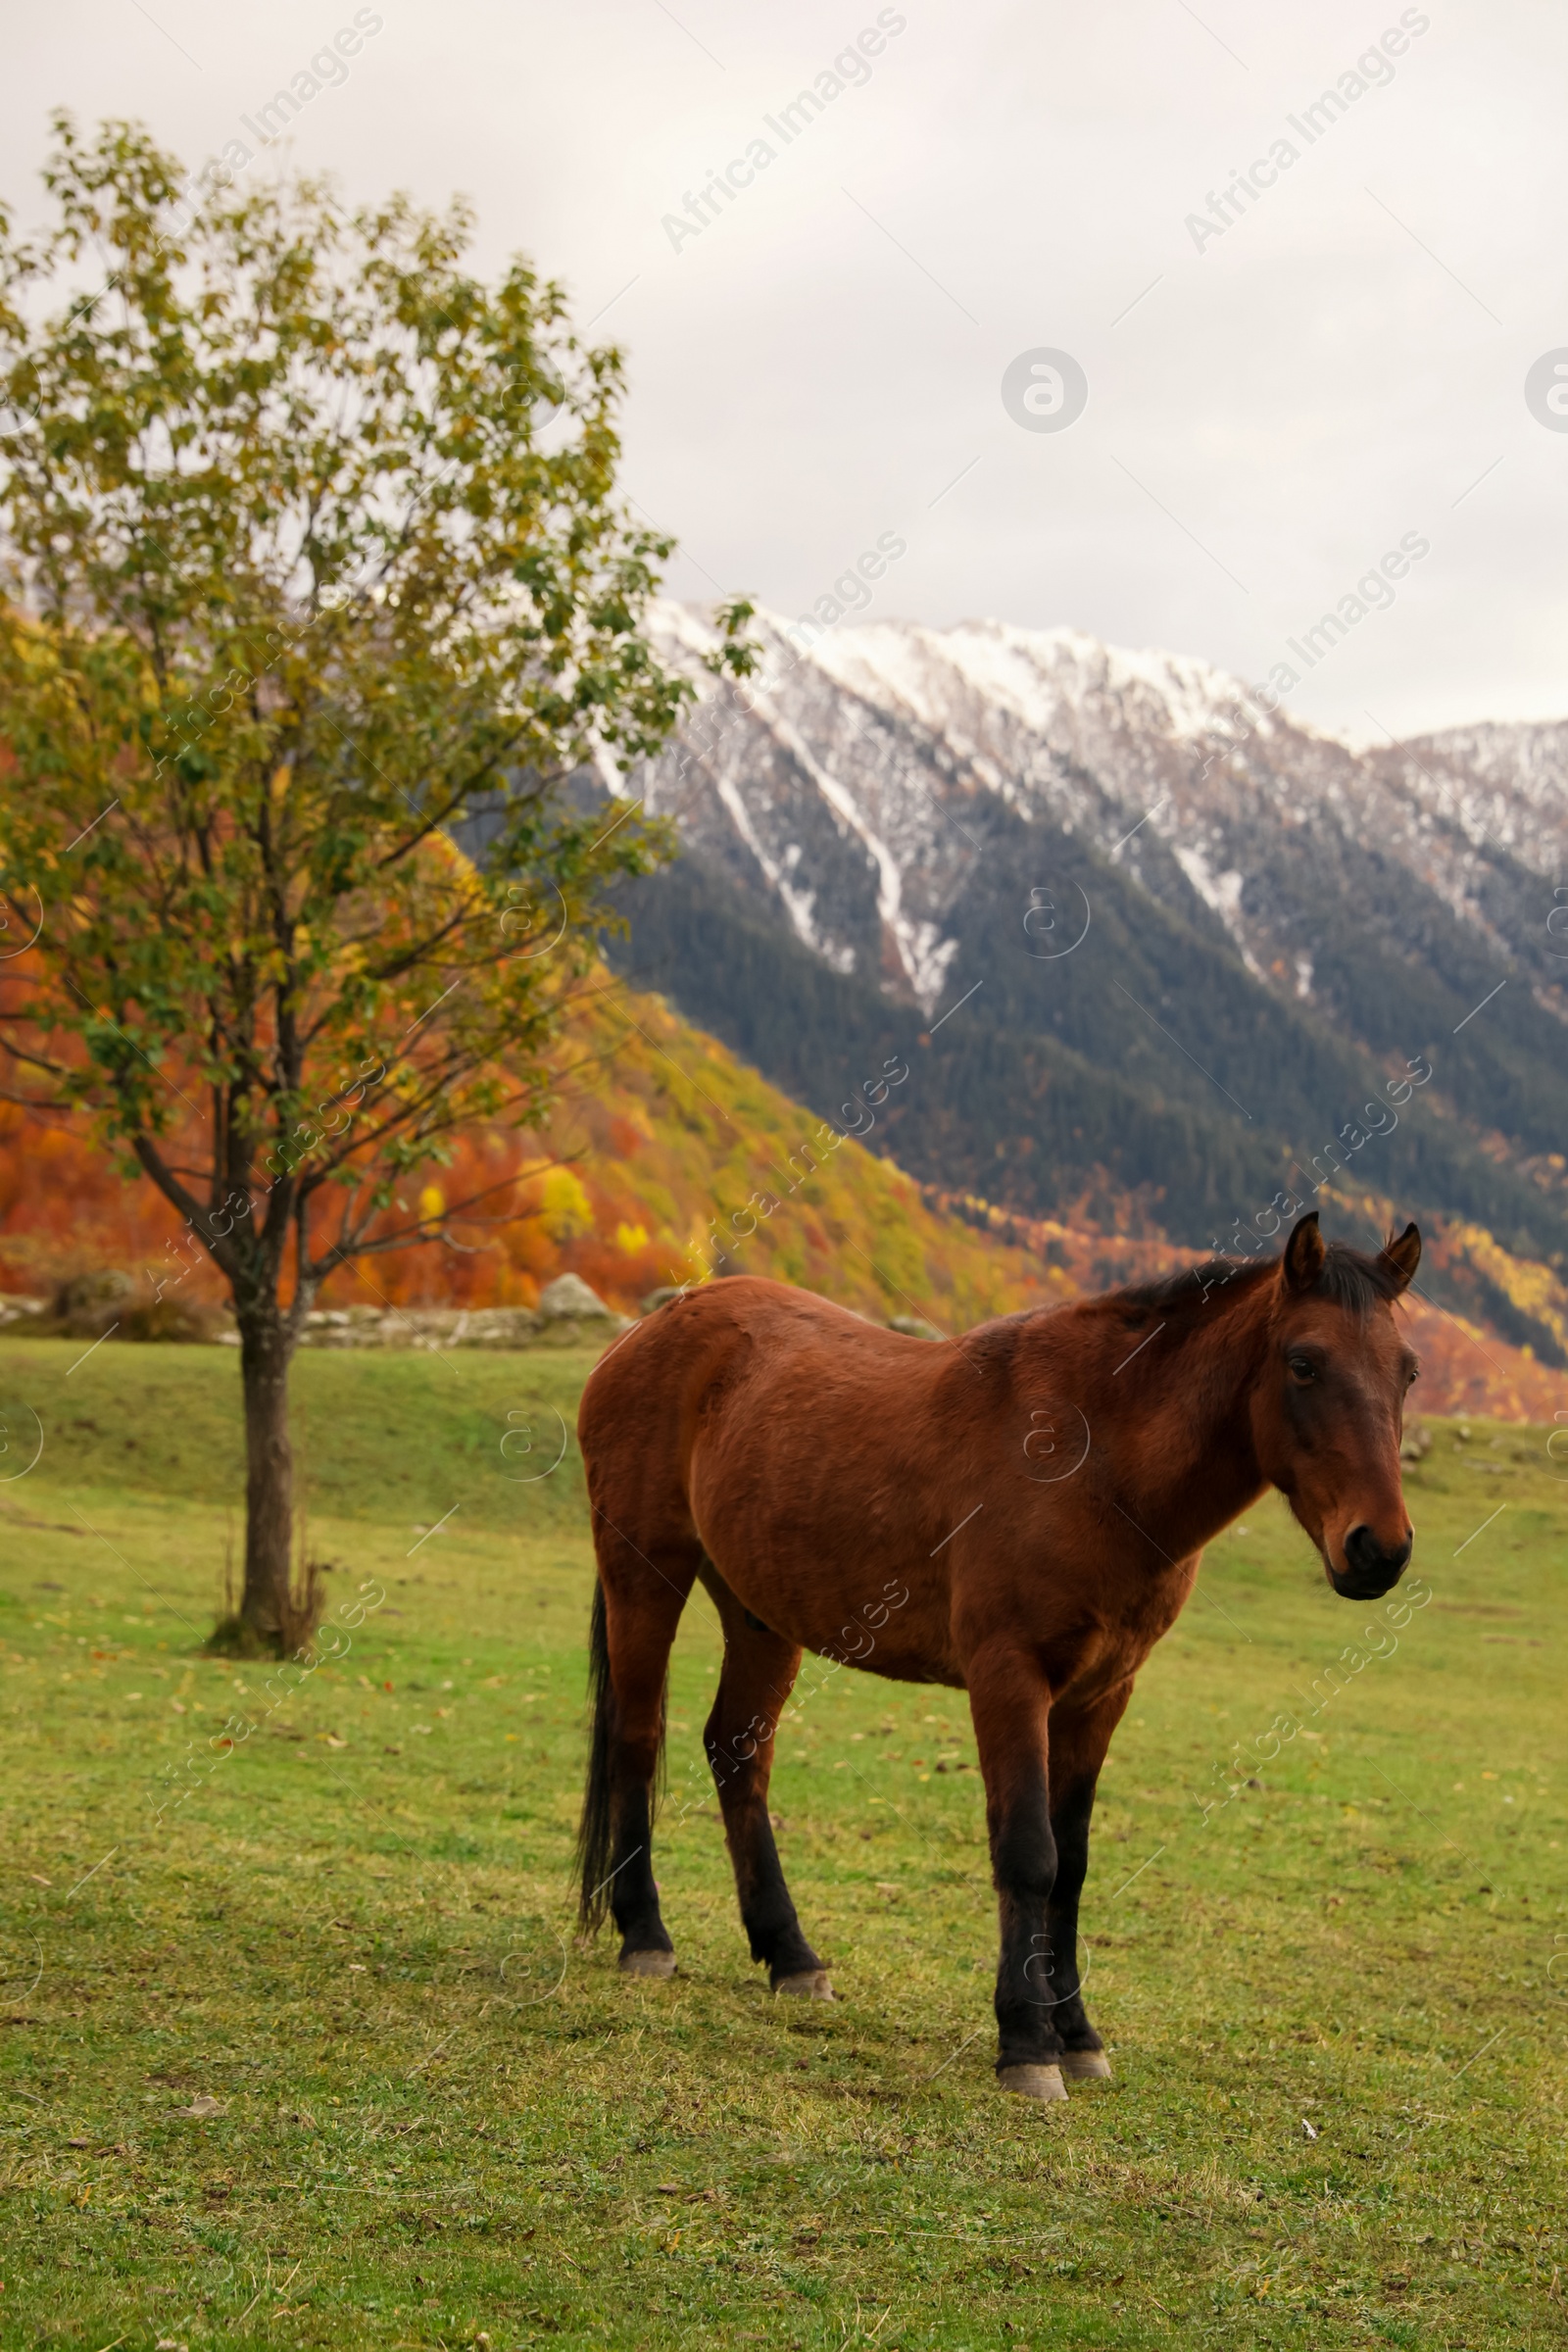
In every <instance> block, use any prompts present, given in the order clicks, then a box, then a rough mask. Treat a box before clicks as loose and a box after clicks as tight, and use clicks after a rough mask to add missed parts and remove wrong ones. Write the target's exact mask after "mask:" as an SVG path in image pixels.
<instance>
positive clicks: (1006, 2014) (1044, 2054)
mask: <svg viewBox="0 0 1568 2352" xmlns="http://www.w3.org/2000/svg"><path fill="white" fill-rule="evenodd" d="M965 1679H966V1681H967V1683H968V1686H969V1711H970V1713H971V1715H972V1716H973V1718H974V1731H975V1740H976V1742H977V1743H978V1746H979V1749H980V1769H981V1771H982V1772H983V1773H984V1775H985V1783H986V1827H987V1829H988V1831H989V1832H990V1838H991V1875H992V1880H993V1882H994V1884H995V1886H996V1889H997V1901H998V1906H999V1910H1000V1913H1001V1928H1002V1948H1001V1952H1000V1954H999V1956H998V1961H997V2027H998V2034H999V2044H998V2051H997V2081H998V2082H999V2083H1000V2084H1001V2086H1002V2088H1003V2089H1004V2090H1015V2091H1021V2092H1022V2093H1023V2094H1024V2096H1025V2097H1027V2098H1032V2099H1063V2098H1065V2097H1066V2095H1067V2093H1066V2089H1065V2086H1064V2085H1063V2082H1062V2079H1061V2055H1062V2040H1061V2035H1060V2034H1059V2033H1058V2032H1057V2030H1056V2024H1055V2014H1056V2001H1055V1996H1054V1991H1053V1988H1052V1984H1051V1970H1052V1961H1053V1952H1052V1945H1051V1930H1050V1921H1049V1912H1050V1906H1051V1898H1052V1891H1053V1888H1054V1885H1055V1879H1056V1840H1055V1838H1054V1836H1053V1834H1052V1827H1051V1792H1050V1766H1049V1745H1050V1740H1049V1732H1048V1723H1049V1719H1050V1714H1051V1691H1050V1689H1049V1687H1048V1685H1047V1683H1046V1681H1045V1678H1044V1676H1043V1675H1042V1674H1041V1672H1040V1668H1039V1666H1038V1665H1037V1664H1036V1662H1035V1661H1034V1659H1033V1658H1031V1657H1029V1656H1027V1655H1026V1654H1025V1653H1024V1652H1022V1651H1020V1650H1017V1649H1013V1648H1010V1647H1006V1646H1004V1645H1003V1644H1001V1643H988V1644H986V1645H985V1646H984V1647H983V1648H982V1649H980V1650H979V1651H978V1652H977V1653H976V1654H975V1655H974V1656H972V1657H971V1658H970V1659H969V1660H968V1664H967V1671H966V1677H965Z"/></svg>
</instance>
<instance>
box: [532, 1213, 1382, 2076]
mask: <svg viewBox="0 0 1568 2352" xmlns="http://www.w3.org/2000/svg"><path fill="white" fill-rule="evenodd" d="M1420 1255H1421V1239H1420V1235H1419V1234H1418V1233H1417V1231H1416V1229H1415V1227H1414V1226H1413V1225H1409V1226H1407V1227H1406V1228H1405V1231H1404V1232H1403V1234H1401V1235H1400V1236H1399V1238H1398V1239H1397V1240H1394V1239H1392V1238H1391V1240H1390V1241H1389V1242H1388V1243H1387V1244H1386V1245H1385V1247H1384V1249H1383V1250H1382V1251H1381V1253H1380V1254H1379V1255H1378V1256H1377V1257H1375V1258H1374V1257H1369V1256H1365V1255H1363V1254H1362V1253H1361V1252H1360V1251H1358V1250H1351V1249H1348V1248H1346V1247H1344V1246H1343V1245H1341V1244H1338V1243H1335V1244H1326V1243H1325V1242H1324V1241H1323V1239H1322V1237H1321V1235H1320V1233H1319V1231H1318V1225H1317V1217H1316V1213H1315V1212H1314V1213H1313V1214H1312V1215H1310V1216H1306V1217H1303V1218H1301V1219H1300V1221H1299V1223H1298V1224H1297V1225H1296V1226H1295V1228H1294V1229H1293V1231H1292V1233H1291V1236H1290V1240H1289V1242H1288V1244H1287V1246H1286V1249H1285V1250H1284V1253H1283V1255H1282V1256H1281V1257H1279V1258H1271V1259H1266V1260H1263V1261H1253V1262H1250V1263H1241V1264H1238V1263H1237V1262H1235V1261H1232V1260H1226V1259H1214V1260H1211V1261H1210V1262H1208V1263H1207V1264H1205V1265H1200V1266H1194V1267H1190V1268H1189V1269H1187V1271H1186V1272H1184V1273H1182V1274H1181V1275H1178V1276H1174V1277H1172V1278H1170V1279H1169V1280H1167V1281H1164V1282H1158V1283H1153V1284H1150V1285H1148V1286H1145V1287H1143V1288H1138V1289H1131V1290H1123V1291H1116V1292H1113V1293H1112V1294H1111V1295H1110V1296H1109V1297H1107V1298H1103V1299H1088V1300H1084V1301H1082V1302H1081V1303H1077V1304H1074V1305H1071V1306H1064V1307H1054V1308H1041V1309H1038V1310H1035V1311H1031V1312H1026V1313H1023V1314H1016V1315H1007V1316H1005V1317H1003V1318H1002V1319H1001V1320H1000V1321H998V1322H994V1323H985V1324H982V1325H981V1326H980V1327H979V1328H978V1329H977V1330H975V1331H971V1332H968V1333H966V1334H965V1335H964V1337H963V1338H962V1339H960V1340H956V1341H951V1342H949V1343H947V1344H946V1345H944V1346H940V1347H938V1346H933V1344H932V1343H931V1342H930V1341H929V1340H919V1339H911V1338H906V1337H904V1336H902V1335H901V1334H899V1333H897V1332H890V1331H883V1330H880V1329H878V1328H877V1327H875V1326H874V1325H872V1324H869V1323H864V1322H861V1321H860V1320H859V1319H858V1317H857V1316H855V1315H852V1314H849V1313H847V1312H846V1311H845V1310H844V1309H843V1308H841V1307H837V1306H832V1305H830V1304H828V1302H827V1301H826V1300H824V1299H817V1298H814V1297H812V1296H811V1295H810V1294H809V1292H805V1291H796V1290H791V1289H789V1288H787V1287H786V1286H785V1285H784V1284H782V1283H776V1282H765V1281H760V1280H758V1279H755V1278H753V1277H750V1276H745V1277H739V1278H733V1279H728V1280H724V1281H720V1282H713V1283H711V1284H709V1285H707V1286H705V1287H704V1288H703V1289H701V1290H698V1291H695V1292H690V1293H685V1294H682V1295H681V1296H679V1297H677V1298H676V1299H671V1300H670V1301H668V1302H667V1303H666V1304H665V1305H663V1306H662V1307H661V1308H659V1309H658V1310H657V1311H656V1312H655V1313H654V1314H653V1315H651V1316H650V1317H649V1319H648V1320H647V1321H646V1322H645V1323H642V1324H640V1325H638V1326H637V1328H636V1329H635V1330H634V1331H633V1332H631V1333H630V1334H629V1335H628V1336H627V1338H626V1339H625V1340H624V1341H622V1342H621V1343H620V1344H619V1345H618V1346H617V1347H616V1348H613V1349H612V1350H611V1352H610V1354H609V1355H608V1356H606V1357H605V1358H604V1359H603V1360H602V1361H601V1362H600V1364H599V1365H598V1366H597V1367H596V1369H595V1371H594V1373H593V1376H592V1378H591V1379H590V1380H589V1383H588V1386H587V1388H586V1390H585V1391H584V1393H583V1399H582V1410H581V1413H580V1415H579V1418H578V1433H579V1436H580V1438H581V1441H582V1450H583V1459H584V1461H585V1463H586V1465H587V1471H588V1492H589V1497H590V1500H591V1503H592V1507H593V1527H594V1544H595V1548H596V1550H597V1553H598V1559H599V1584H598V1590H597V1593H596V1595H595V1602H594V1620H593V1637H592V1674H593V1689H594V1695H595V1699H596V1707H595V1715H594V1726H593V1739H592V1752H591V1757H590V1762H589V1771H588V1788H587V1795H586V1799H585V1803H584V1809H583V1822H582V1832H581V1863H582V1909H583V1919H584V1924H585V1926H586V1927H588V1928H590V1929H591V1928H593V1927H596V1926H597V1925H598V1924H599V1921H600V1920H601V1918H602V1917H603V1913H604V1910H605V1908H606V1906H607V1903H608V1908H609V1909H610V1910H611V1911H612V1912H613V1916H614V1920H615V1924H616V1926H617V1927H618V1929H619V1930H620V1935H621V1950H620V1966H621V1967H622V1968H623V1969H624V1970H626V1971H627V1972H628V1973H629V1974H631V1975H635V1976H654V1977H658V1976H669V1975H671V1974H673V1972H674V1967H675V1955H674V1947H673V1945H672V1944H671V1942H670V1939H669V1936H668V1934H667V1933H666V1931H665V1928H664V1923H663V1920H662V1918H661V1916H660V1909H659V1893H658V1889H657V1887H656V1885H655V1881H654V1874H653V1866H652V1856H651V1850H650V1834H651V1829H652V1818H653V1791H654V1781H655V1775H656V1771H657V1768H658V1764H659V1758H660V1750H661V1746H662V1740H663V1733H664V1680H665V1669H666V1666H667V1662H668V1658H669V1651H670V1645H671V1643H672V1642H673V1641H674V1638H675V1628H676V1625H677V1623H678V1621H679V1618H680V1613H681V1610H682V1608H683V1607H684V1606H685V1603H686V1599H687V1596H688V1595H689V1593H690V1592H691V1589H692V1586H693V1584H694V1582H695V1581H696V1580H697V1579H698V1578H699V1577H700V1578H701V1579H702V1581H703V1583H704V1585H705V1586H706V1587H707V1589H708V1591H709V1593H711V1595H712V1598H713V1602H714V1605H715V1606H716V1608H717V1610H718V1614H719V1617H720V1620H721V1621H722V1624H723V1629H724V1664H723V1671H722V1674H721V1675H720V1678H719V1685H718V1692H717V1695H716V1697H715V1698H714V1701H713V1708H712V1712H711V1715H710V1716H709V1719H708V1724H707V1729H706V1734H705V1739H706V1744H707V1749H708V1755H709V1760H710V1763H711V1767H712V1771H713V1775H714V1778H715V1780H716V1781H717V1784H718V1793H719V1802H720V1806H721V1808H722V1812H723V1816H724V1826H725V1833H726V1836H727V1838H728V1843H729V1849H730V1856H731V1859H732V1861H733V1864H734V1869H735V1881H736V1886H737V1888H738V1891H739V1895H740V1909H741V1918H742V1921H743V1923H744V1925H745V1928H746V1932H747V1934H748V1935H749V1936H750V1937H751V1946H752V1957H753V1958H754V1959H755V1960H761V1961H765V1962H766V1963H767V1966H768V1970H769V1972H770V1977H771V1982H772V1985H773V1989H774V1991H775V1992H796V1993H808V1994H815V1995H817V1996H818V1997H822V1998H831V1987H830V1986H829V1984H828V1979H827V1974H826V1971H825V1969H824V1968H823V1965H822V1962H821V1961H820V1960H819V1959H818V1958H817V1955H816V1953H815V1952H814V1951H813V1950H812V1949H811V1946H810V1945H809V1943H808V1941H807V1939H806V1937H805V1936H804V1934H803V1933H802V1930H801V1925H800V1921H799V1919H798V1918H797V1917H796V1912H795V1905H794V1904H793V1902H792V1901H791V1900H790V1896H789V1890H788V1888H787V1887H786V1886H785V1884H784V1876H783V1872H782V1871H781V1869H780V1867H779V1859H778V1853H777V1849H776V1847H775V1845H774V1842H773V1833H772V1828H771V1826H770V1823H769V1820H768V1812H767V1784H768V1774H769V1770H770V1767H771V1762H772V1737H773V1731H774V1727H775V1726H776V1725H777V1723H778V1721H779V1718H780V1716H781V1715H782V1714H783V1711H784V1708H785V1705H786V1702H787V1700H788V1697H789V1692H790V1689H791V1686H792V1684H793V1683H794V1681H795V1676H796V1673H797V1670H798V1668H799V1666H800V1662H801V1653H802V1651H803V1649H812V1650H816V1651H818V1652H821V1653H823V1654H825V1655H828V1656H843V1655H845V1654H847V1653H849V1652H850V1649H851V1644H852V1642H853V1662H855V1663H857V1664H859V1665H862V1666H864V1667H866V1668H867V1669H868V1670H869V1671H870V1672H871V1673H873V1674H882V1675H889V1676H893V1677H897V1678H899V1679H901V1680H904V1681H906V1682H917V1683H945V1684H948V1685H949V1686H950V1687H952V1688H953V1689H956V1690H963V1691H968V1693H969V1705H970V1709H971V1712H972V1714H973V1718H974V1730H975V1739H976V1740H977V1742H978V1745H979V1750H980V1765H981V1770H982V1772H983V1773H984V1775H985V1788H986V1819H987V1825H988V1828H989V1831H990V1840H991V1861H992V1871H993V1876H994V1879H995V1884H996V1888H997V1893H998V1897H999V1900H1000V1905H1001V1923H1002V1951H1001V1959H1000V1963H999V1966H998V1970H997V1996H996V2009H997V2022H998V2025H999V2027H1000V2029H1001V2047H1000V2054H999V2057H998V2061H997V2074H998V2079H999V2081H1000V2082H1001V2083H1002V2084H1003V2086H1004V2087H1005V2088H1006V2089H1009V2090H1017V2091H1022V2092H1025V2093H1026V2094H1028V2095H1030V2096H1032V2097H1035V2098H1060V2097H1062V2096H1064V2095H1065V2094H1064V2091H1063V2087H1062V2077H1063V2075H1064V2074H1065V2075H1068V2076H1073V2077H1085V2076H1094V2075H1107V2074H1108V2073H1109V2071H1110V2069H1109V2064H1108V2062H1107V2060H1106V2058H1105V2056H1104V2053H1103V2044H1102V2042H1101V2038H1100V2035H1099V2034H1097V2033H1096V2031H1095V2029H1094V2027H1093V2026H1092V2025H1091V2024H1090V2022H1089V2019H1088V2016H1087V2015H1086V2013H1085V2010H1084V2005H1083V2000H1082V1997H1081V1994H1080V1990H1079V1981H1078V1970H1077V1959H1076V1954H1077V1946H1078V1897H1079V1891H1080V1889H1081V1887H1082V1886H1083V1883H1084V1872H1085V1869H1086V1867H1087V1863H1088V1857H1089V1819H1090V1813H1091V1810H1092V1808H1093V1805H1094V1800H1095V1784H1096V1781H1097V1779H1098V1777H1099V1773H1100V1768H1101V1765H1102V1763H1103V1760H1104V1755H1105V1750H1106V1747H1107V1745H1108V1744H1109V1740H1110V1736H1111V1733H1112V1732H1113V1731H1114V1729H1115V1727H1116V1724H1117V1722H1118V1721H1119V1720H1120V1717H1121V1714H1122V1711H1123V1709H1124V1708H1125V1707H1126V1705H1127V1701H1128V1699H1129V1698H1130V1697H1131V1695H1132V1688H1133V1677H1134V1676H1135V1674H1136V1673H1137V1671H1138V1669H1139V1667H1140V1666H1141V1665H1142V1663H1143V1661H1144V1659H1145V1658H1146V1657H1147V1656H1148V1655H1149V1652H1150V1650H1151V1649H1152V1647H1153V1645H1154V1643H1155V1642H1157V1641H1158V1640H1159V1638H1160V1636H1161V1635H1162V1634H1164V1633H1166V1632H1167V1631H1168V1630H1169V1628H1170V1627H1171V1625H1172V1624H1173V1623H1174V1622H1175V1619H1176V1616H1177V1613H1178V1611H1179V1610H1180V1608H1181V1606H1182V1603H1183V1601H1184V1600H1185V1599H1186V1598H1187V1595H1188V1593H1190V1592H1191V1591H1192V1587H1193V1580H1194V1578H1195V1577H1196V1576H1197V1574H1198V1566H1199V1559H1200V1556H1201V1551H1202V1547H1203V1545H1204V1544H1207V1543H1208V1542H1209V1541H1210V1540H1211V1538H1213V1537H1214V1536H1216V1535H1217V1534H1218V1533H1219V1531H1220V1530H1221V1528H1223V1527H1225V1526H1227V1525H1228V1524H1229V1523H1230V1521H1231V1520H1233V1519H1235V1518H1236V1517H1238V1515H1239V1514H1240V1513H1241V1512H1243V1511H1244V1510H1246V1509H1247V1508H1248V1506H1249V1505H1250V1504H1251V1503H1252V1502H1254V1501H1255V1500H1256V1499H1257V1497H1258V1495H1261V1494H1262V1492H1263V1491H1264V1489H1265V1488H1266V1487H1268V1486H1270V1485H1272V1486H1276V1487H1278V1488H1279V1489H1280V1490H1281V1492H1282V1493H1283V1494H1284V1495H1286V1496H1287V1497H1288V1498H1289V1501H1290V1505H1291V1509H1292V1510H1293V1511H1294V1512H1295V1514H1296V1517H1297V1518H1298V1519H1299V1522H1300V1524H1301V1526H1302V1527H1303V1528H1304V1529H1305V1530H1306V1533H1307V1534H1308V1535H1309V1536H1310V1537H1311V1539H1312V1541H1313V1543H1314V1544H1316V1545H1317V1547H1318V1550H1319V1552H1320V1553H1321V1555H1322V1558H1323V1565H1324V1568H1325V1570H1326V1572H1327V1575H1328V1579H1329V1582H1330V1584H1331V1585H1332V1586H1333V1587H1334V1590H1335V1591H1336V1592H1337V1593H1343V1594H1344V1595H1345V1596H1346V1597H1347V1598H1348V1599H1352V1600H1366V1599H1371V1598H1373V1597H1375V1596H1377V1595H1379V1594H1381V1593H1386V1592H1387V1591H1388V1590H1389V1588H1390V1587H1391V1586H1392V1585H1393V1584H1394V1583H1395V1582H1396V1581H1397V1578H1398V1576H1399V1574H1400V1572H1401V1570H1402V1569H1403V1567H1404V1565H1405V1562H1406V1561H1407V1560H1408V1558H1409V1556H1410V1543H1411V1530H1410V1523H1409V1520H1408V1518H1407V1517H1406V1515H1405V1509H1404V1499H1403V1496H1402V1495H1401V1492H1400V1486H1399V1438H1400V1429H1401V1420H1402V1409H1403V1402H1404V1395H1405V1391H1406V1389H1407V1388H1408V1386H1409V1384H1410V1382H1411V1381H1412V1380H1413V1379H1414V1377H1415V1372H1416V1364H1415V1359H1414V1357H1413V1356H1412V1355H1411V1353H1410V1351H1409V1349H1408V1348H1407V1347H1406V1346H1405V1344H1404V1341H1403V1339H1402V1338H1401V1336H1400V1334H1399V1332H1398V1330H1397V1328H1396V1325H1395V1320H1394V1316H1393V1313H1392V1311H1391V1301H1392V1300H1394V1299H1397V1297H1398V1296H1399V1294H1400V1293H1401V1292H1402V1291H1403V1290H1404V1288H1405V1287H1406V1285H1407V1284H1408V1282H1409V1281H1410V1278H1411V1276H1412V1275H1413V1274H1414V1272H1415V1269H1416V1267H1417V1265H1418V1263H1419V1262H1420Z"/></svg>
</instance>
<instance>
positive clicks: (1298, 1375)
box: [1290, 1355, 1317, 1381]
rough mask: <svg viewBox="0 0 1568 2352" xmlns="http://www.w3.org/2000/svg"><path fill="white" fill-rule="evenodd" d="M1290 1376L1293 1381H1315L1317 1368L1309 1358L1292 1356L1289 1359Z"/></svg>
mask: <svg viewBox="0 0 1568 2352" xmlns="http://www.w3.org/2000/svg"><path fill="white" fill-rule="evenodd" d="M1290 1367H1291V1376H1292V1378H1293V1379H1295V1380H1299V1381H1308V1380H1316V1378H1317V1366H1316V1364H1314V1363H1313V1361H1312V1359H1311V1357H1310V1356H1306V1355H1293V1356H1292V1357H1291V1358H1290Z"/></svg>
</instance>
